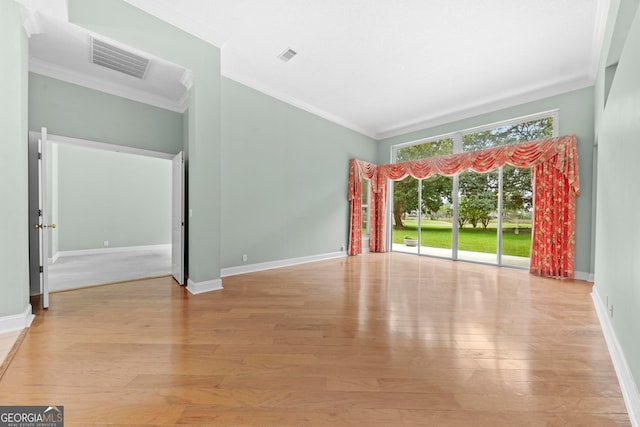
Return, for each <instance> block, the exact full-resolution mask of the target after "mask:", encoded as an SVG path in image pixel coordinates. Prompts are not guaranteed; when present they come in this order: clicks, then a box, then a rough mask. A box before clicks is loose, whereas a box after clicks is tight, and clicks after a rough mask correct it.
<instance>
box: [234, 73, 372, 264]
mask: <svg viewBox="0 0 640 427" xmlns="http://www.w3.org/2000/svg"><path fill="white" fill-rule="evenodd" d="M222 141H223V147H222V158H223V159H224V161H223V164H222V184H223V185H222V224H223V226H222V247H223V248H224V250H223V252H222V267H232V266H238V265H242V264H243V262H242V254H247V257H248V259H247V263H249V264H254V263H260V262H266V261H274V260H282V259H289V258H297V257H303V256H309V255H317V254H325V253H330V252H338V251H340V246H341V244H345V247H346V244H347V243H348V219H349V205H348V201H347V182H348V176H349V159H351V158H353V157H356V158H361V159H364V160H368V161H374V160H375V158H376V146H377V144H376V143H375V141H374V140H372V139H371V138H369V137H366V136H363V135H361V134H359V133H357V132H354V131H351V130H349V129H346V128H344V127H342V126H339V125H336V124H334V123H332V122H329V121H327V120H325V119H322V118H320V117H318V116H315V115H313V114H310V113H308V112H306V111H303V110H301V109H299V108H296V107H293V106H291V105H289V104H286V103H284V102H281V101H279V100H277V99H275V98H272V97H270V96H268V95H265V94H263V93H261V92H258V91H256V90H253V89H251V88H248V87H246V86H244V85H242V84H240V83H237V82H235V81H233V80H230V79H226V78H223V79H222Z"/></svg>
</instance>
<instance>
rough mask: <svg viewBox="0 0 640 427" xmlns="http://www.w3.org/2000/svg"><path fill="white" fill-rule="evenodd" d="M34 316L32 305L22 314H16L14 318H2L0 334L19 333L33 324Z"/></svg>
mask: <svg viewBox="0 0 640 427" xmlns="http://www.w3.org/2000/svg"><path fill="white" fill-rule="evenodd" d="M34 317H35V316H34V315H33V313H32V311H31V304H27V308H25V309H24V311H23V312H22V313H20V314H14V315H13V316H3V317H0V333H4V332H13V331H19V330H21V329H24V328H28V327H29V326H31V322H33V318H34Z"/></svg>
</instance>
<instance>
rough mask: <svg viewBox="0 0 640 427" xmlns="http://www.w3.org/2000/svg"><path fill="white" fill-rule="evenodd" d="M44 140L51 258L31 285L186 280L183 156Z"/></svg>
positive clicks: (57, 287)
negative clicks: (161, 278) (166, 278)
mask: <svg viewBox="0 0 640 427" xmlns="http://www.w3.org/2000/svg"><path fill="white" fill-rule="evenodd" d="M30 137H31V139H34V138H36V137H38V136H37V134H32V135H30ZM47 139H48V142H46V150H42V151H43V152H44V153H46V155H45V156H44V157H43V158H42V160H41V161H42V162H43V163H45V165H46V166H45V168H44V170H46V172H45V180H44V181H42V182H44V183H45V185H44V187H46V192H45V193H46V194H47V195H48V197H47V199H48V202H47V203H46V209H44V210H45V211H46V215H47V218H48V221H47V222H49V223H51V224H55V228H53V227H49V228H45V229H44V230H41V232H45V233H47V240H48V242H47V243H46V246H47V247H46V253H47V254H48V256H47V257H46V258H47V259H46V261H47V262H46V266H45V268H40V270H41V271H40V274H35V275H32V282H34V280H37V279H38V278H40V277H41V278H42V280H41V281H42V282H45V283H47V288H48V290H49V291H61V290H69V289H76V288H80V287H86V286H93V285H99V284H105V283H113V282H119V281H124V280H132V279H139V278H145V277H155V276H164V275H169V274H172V273H173V275H174V277H175V278H176V280H177V281H178V282H179V283H180V284H183V282H184V273H183V266H184V262H183V261H184V260H183V257H184V252H183V250H182V247H183V244H182V239H183V238H184V234H183V226H184V222H183V217H182V215H183V212H184V203H183V200H184V198H183V192H184V186H183V180H182V175H183V169H182V153H179V155H178V156H175V155H172V154H167V153H160V152H154V151H148V150H139V149H131V148H127V147H121V146H116V145H111V144H103V143H97V142H91V141H84V140H78V139H74V138H66V137H60V136H49V137H48V138H47ZM30 145H32V144H31V143H30ZM174 157H175V158H177V159H175V158H174ZM176 160H179V165H178V167H176V163H177V162H176ZM30 184H31V183H30ZM176 184H177V185H176ZM30 187H31V185H30ZM30 191H31V192H33V191H37V190H36V189H35V188H30ZM42 203H44V201H42V202H41V204H42ZM31 210H33V209H31ZM176 222H177V227H176ZM176 238H177V239H178V240H177V241H176ZM36 240H37V239H36ZM176 246H177V247H176ZM176 252H177V253H176ZM31 258H32V262H35V260H36V257H35V256H32V257H31ZM40 258H41V259H43V257H40ZM176 261H177V262H176ZM40 263H41V264H42V261H40ZM41 267H42V266H41ZM37 268H38V266H33V269H34V270H35V271H36V273H37ZM34 276H35V278H34ZM36 288H37V286H33V287H32V295H33V294H34V291H37V289H36ZM40 288H41V289H40V291H41V292H42V291H43V290H42V286H41V287H40ZM45 307H46V305H45Z"/></svg>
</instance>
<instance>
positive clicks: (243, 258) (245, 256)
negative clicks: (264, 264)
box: [242, 254, 247, 262]
mask: <svg viewBox="0 0 640 427" xmlns="http://www.w3.org/2000/svg"><path fill="white" fill-rule="evenodd" d="M242 262H247V254H242Z"/></svg>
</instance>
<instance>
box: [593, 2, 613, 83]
mask: <svg viewBox="0 0 640 427" xmlns="http://www.w3.org/2000/svg"><path fill="white" fill-rule="evenodd" d="M610 8H611V2H610V0H601V1H598V2H596V15H595V22H594V29H593V38H592V40H591V54H590V59H591V63H590V66H589V78H590V79H592V80H593V81H595V80H596V77H597V76H598V68H599V67H600V56H601V55H602V48H603V46H604V35H605V32H606V31H607V17H608V15H609V9H610Z"/></svg>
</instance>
